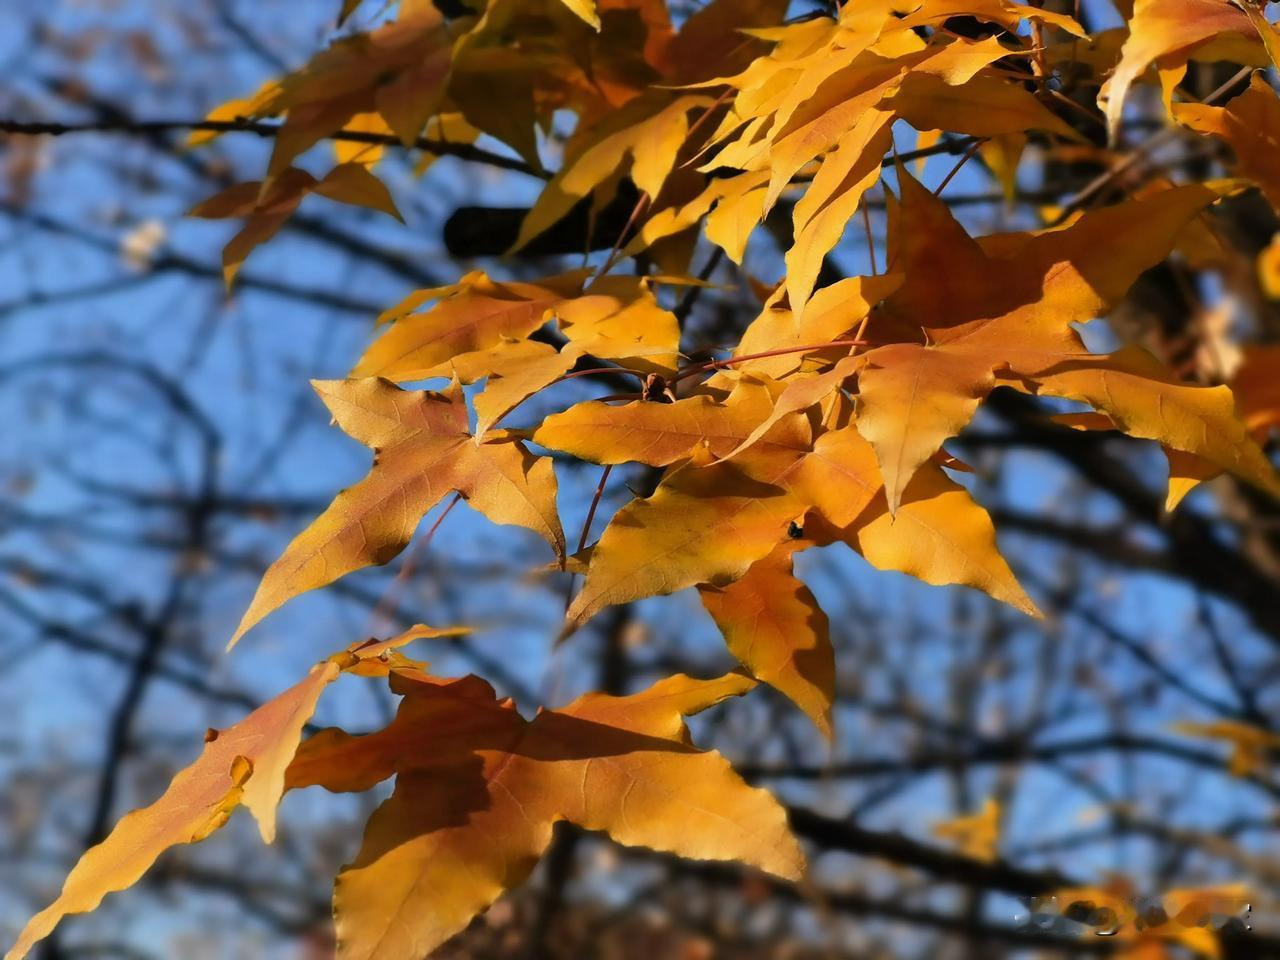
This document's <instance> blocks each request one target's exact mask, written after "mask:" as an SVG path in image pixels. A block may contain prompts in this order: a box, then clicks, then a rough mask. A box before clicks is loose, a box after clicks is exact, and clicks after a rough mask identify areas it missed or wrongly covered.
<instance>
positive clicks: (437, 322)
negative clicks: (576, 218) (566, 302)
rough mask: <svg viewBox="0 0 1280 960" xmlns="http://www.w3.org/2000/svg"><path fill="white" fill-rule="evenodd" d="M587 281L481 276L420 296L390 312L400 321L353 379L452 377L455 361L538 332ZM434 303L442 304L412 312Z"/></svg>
mask: <svg viewBox="0 0 1280 960" xmlns="http://www.w3.org/2000/svg"><path fill="white" fill-rule="evenodd" d="M582 280H583V275H582V274H580V273H570V274H564V275H563V276H559V277H551V278H549V279H547V280H544V281H541V282H540V283H499V282H496V281H494V280H491V279H489V278H488V277H487V276H485V275H484V274H482V273H479V272H477V273H473V274H469V275H468V276H467V277H465V278H463V280H462V281H460V282H459V283H458V284H456V285H450V286H446V287H439V288H433V289H430V290H420V291H417V292H415V293H414V294H411V295H410V296H409V297H408V298H406V299H405V300H404V301H402V302H401V304H400V305H399V306H397V307H395V308H393V309H392V310H391V311H388V313H390V316H388V317H386V319H391V320H394V321H395V322H394V323H392V324H391V326H390V327H389V328H388V329H387V331H386V332H385V333H383V334H382V336H380V337H379V338H378V339H377V340H375V341H374V342H373V344H372V345H371V346H370V347H369V349H368V350H366V351H365V354H364V356H363V357H361V358H360V362H359V363H357V364H356V366H355V369H353V370H352V371H351V375H352V376H353V377H375V376H376V377H385V378H387V379H389V380H395V381H404V380H422V379H425V378H427V377H434V376H451V375H452V371H451V369H450V362H451V361H452V360H453V359H454V358H455V357H458V356H459V355H462V354H467V353H475V352H477V351H481V350H489V349H491V348H493V347H496V346H498V345H499V344H500V343H502V342H503V341H504V340H517V339H523V338H525V337H527V336H528V335H529V334H531V333H533V332H534V331H535V330H537V329H538V328H539V327H541V326H542V325H543V324H544V323H546V321H547V318H548V316H549V311H550V310H551V309H552V308H553V307H554V306H555V305H556V304H558V303H559V302H560V301H561V300H563V299H565V298H566V297H570V296H573V295H574V294H575V293H576V292H577V291H579V290H580V289H581V286H582ZM431 300H438V301H439V302H438V303H436V305H435V306H434V307H432V308H431V309H429V310H427V311H425V312H422V313H413V312H412V311H413V310H415V309H417V307H418V306H421V305H422V304H424V303H427V302H428V301H431ZM384 316H385V315H384Z"/></svg>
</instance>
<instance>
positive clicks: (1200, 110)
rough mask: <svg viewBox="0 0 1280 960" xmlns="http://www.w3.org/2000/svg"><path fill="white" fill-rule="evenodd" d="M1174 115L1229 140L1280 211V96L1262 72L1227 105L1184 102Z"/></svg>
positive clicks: (1239, 164) (1244, 167) (1238, 161)
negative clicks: (1279, 162) (1278, 159)
mask: <svg viewBox="0 0 1280 960" xmlns="http://www.w3.org/2000/svg"><path fill="white" fill-rule="evenodd" d="M1228 9H1234V8H1228ZM1174 117H1175V118H1176V119H1177V120H1178V122H1179V123H1182V124H1185V125H1186V126H1188V127H1190V128H1191V129H1192V130H1195V131H1196V132H1198V133H1203V134H1213V135H1214V136H1216V137H1219V138H1220V139H1222V140H1224V141H1226V143H1227V144H1228V145H1229V146H1230V147H1231V149H1232V151H1234V153H1235V155H1236V165H1237V167H1238V169H1239V172H1240V174H1241V175H1243V176H1245V177H1248V178H1249V179H1250V180H1252V181H1253V182H1254V183H1256V184H1257V185H1258V186H1259V188H1261V190H1262V194H1263V196H1265V197H1266V198H1267V200H1268V201H1269V202H1270V203H1271V206H1273V207H1274V208H1275V209H1276V210H1277V211H1280V170H1278V169H1277V167H1276V155H1277V151H1280V96H1277V95H1276V92H1275V90H1274V89H1272V87H1271V84H1269V83H1268V82H1267V81H1266V80H1265V79H1263V77H1262V76H1261V75H1260V74H1259V75H1255V76H1254V77H1253V79H1252V80H1251V81H1250V82H1249V86H1248V88H1247V89H1246V90H1245V91H1244V92H1243V93H1241V94H1240V95H1239V96H1237V97H1235V98H1234V99H1232V100H1231V101H1230V102H1229V103H1227V105H1226V106H1225V107H1211V106H1206V105H1205V104H1200V103H1180V104H1176V105H1175V106H1174Z"/></svg>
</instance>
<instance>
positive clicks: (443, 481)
mask: <svg viewBox="0 0 1280 960" xmlns="http://www.w3.org/2000/svg"><path fill="white" fill-rule="evenodd" d="M314 386H315V388H316V392H317V393H319V394H320V397H321V399H323V400H324V402H325V404H326V405H327V406H328V407H329V410H330V412H331V413H332V414H333V417H334V419H335V420H336V421H337V423H338V425H339V426H341V427H342V429H343V430H344V431H345V432H346V433H348V434H350V435H351V436H352V437H354V438H355V439H357V440H359V441H360V442H361V443H363V444H365V445H366V446H368V447H371V448H372V449H373V450H374V463H373V468H372V469H371V470H370V471H369V474H368V475H367V476H366V477H365V478H364V479H363V480H361V481H360V482H358V483H357V484H355V485H354V486H352V487H349V488H347V489H346V490H344V491H342V492H341V493H339V494H338V496H337V497H336V498H335V499H334V501H333V503H332V504H330V506H329V508H328V509H327V510H325V512H324V513H322V514H321V515H320V516H319V517H317V518H316V519H315V520H314V521H313V522H312V523H311V525H310V526H309V527H307V529H306V530H304V531H303V532H302V533H300V534H299V535H298V536H297V537H296V538H295V539H294V540H293V542H292V543H290V544H289V546H288V547H286V548H285V551H284V553H283V554H282V555H281V556H280V558H279V559H277V560H276V561H275V563H273V564H272V565H271V566H270V567H269V568H268V569H267V572H266V574H265V575H264V576H263V578H262V582H261V583H260V584H259V585H258V590H257V593H256V594H255V595H254V598H253V602H252V603H251V604H250V605H249V609H248V610H247V611H246V612H245V614H244V617H243V619H242V620H241V621H240V626H239V627H238V628H237V629H236V632H235V634H234V636H233V637H232V639H231V643H232V644H235V642H236V641H237V640H239V638H240V637H241V636H243V635H244V633H245V632H246V631H247V630H248V629H249V628H250V627H252V626H253V625H254V624H256V623H257V622H258V621H259V620H261V619H262V618H263V617H264V616H266V615H267V614H268V613H270V612H271V611H272V610H275V609H276V608H277V607H279V606H280V605H281V604H283V603H285V602H286V601H287V600H290V599H292V598H293V597H296V596H297V595H298V594H301V593H305V592H307V591H308V590H314V589H316V588H317V587H322V586H324V585H325V584H328V583H332V582H333V581H334V580H337V579H338V578H339V577H342V576H344V575H346V574H348V573H350V572H352V571H354V570H359V569H361V568H362V567H367V566H371V565H379V564H384V563H387V562H388V561H390V560H391V559H392V558H394V557H395V556H396V555H398V554H399V553H400V551H401V550H403V549H404V547H405V545H406V544H407V543H408V542H409V540H410V538H411V537H412V536H413V532H414V530H415V529H416V528H417V526H418V523H419V522H420V521H421V520H422V518H423V516H424V515H425V514H426V513H427V511H428V510H430V509H431V508H432V507H433V506H435V505H436V504H437V503H439V502H440V501H441V500H442V499H443V498H444V497H445V496H446V495H448V494H449V493H452V492H455V491H456V492H457V493H460V494H461V495H462V496H463V497H464V498H465V499H466V500H467V502H468V503H469V504H470V505H471V506H472V507H474V508H475V509H477V510H479V511H480V512H481V513H483V514H485V516H487V517H489V519H491V520H493V521H494V522H495V523H507V524H516V525H519V526H523V527H527V528H528V529H530V530H532V531H534V532H535V533H537V534H538V535H539V536H541V537H542V538H543V539H545V540H546V541H547V542H548V543H550V544H551V546H552V548H553V549H554V550H555V551H556V554H557V555H558V556H563V554H564V533H563V532H562V531H561V529H560V520H559V517H558V515H557V513H556V482H555V474H554V473H553V471H552V468H551V462H550V461H549V460H547V459H545V458H539V457H535V456H533V455H532V454H530V453H529V451H528V450H526V449H525V447H524V446H523V444H521V443H520V442H519V441H518V440H511V439H506V438H503V439H497V440H490V441H485V442H481V443H476V442H475V441H474V439H473V437H472V435H471V432H470V430H469V425H468V420H467V409H466V404H465V400H464V398H463V395H462V390H461V388H460V387H459V386H458V385H457V384H456V383H455V384H454V385H453V386H452V387H450V389H449V390H448V391H447V392H446V393H432V392H428V391H423V390H417V391H405V390H401V389H399V388H398V387H396V386H394V385H393V384H391V383H389V382H387V381H386V380H382V379H378V378H368V379H358V380H327V381H316V382H315V383H314Z"/></svg>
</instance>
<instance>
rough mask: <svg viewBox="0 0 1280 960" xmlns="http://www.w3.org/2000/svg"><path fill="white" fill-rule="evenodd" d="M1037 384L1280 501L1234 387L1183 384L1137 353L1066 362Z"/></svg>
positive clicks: (1147, 356) (1277, 483) (1128, 351)
mask: <svg viewBox="0 0 1280 960" xmlns="http://www.w3.org/2000/svg"><path fill="white" fill-rule="evenodd" d="M1036 383H1037V388H1036V389H1037V390H1038V392H1042V393H1046V394H1049V395H1050V396H1056V397H1064V398H1066V399H1069V400H1079V401H1082V402H1084V403H1087V404H1089V405H1090V406H1092V407H1094V408H1095V409H1097V410H1100V411H1102V412H1104V413H1106V414H1107V415H1108V416H1109V417H1110V418H1111V420H1112V421H1113V422H1114V423H1115V424H1116V426H1117V427H1119V428H1120V429H1121V430H1122V431H1124V432H1125V433H1127V434H1129V435H1130V436H1134V437H1142V438H1145V439H1148V440H1158V441H1160V442H1161V443H1162V444H1164V445H1165V446H1167V447H1170V448H1171V449H1173V450H1179V451H1182V452H1184V453H1189V454H1193V455H1195V456H1196V457H1199V458H1201V459H1203V460H1207V461H1209V462H1210V463H1212V464H1214V465H1216V466H1217V467H1219V468H1220V469H1222V470H1229V471H1231V472H1232V473H1235V474H1237V475H1238V476H1240V477H1241V478H1243V479H1245V480H1248V481H1249V482H1251V483H1253V484H1254V485H1256V486H1258V487H1260V488H1262V489H1264V490H1270V491H1271V492H1273V493H1277V494H1280V480H1278V479H1277V478H1276V473H1275V468H1274V467H1272V465H1271V462H1270V461H1269V460H1268V459H1267V457H1266V455H1265V454H1264V453H1263V452H1262V450H1261V448H1259V446H1258V445H1257V443H1256V442H1254V440H1253V439H1252V438H1251V437H1250V436H1249V431H1248V429H1247V428H1246V427H1245V425H1244V423H1243V422H1242V421H1241V420H1240V419H1239V417H1237V415H1236V405H1235V399H1234V397H1233V396H1232V393H1231V390H1230V389H1229V388H1227V387H1201V386H1191V385H1188V384H1184V383H1178V382H1176V381H1174V380H1173V379H1172V378H1171V377H1170V376H1169V375H1168V373H1167V372H1166V371H1165V370H1164V369H1163V368H1162V367H1161V365H1160V364H1159V363H1158V362H1157V361H1156V360H1155V358H1154V357H1152V356H1151V355H1150V354H1149V353H1146V352H1145V351H1144V350H1142V349H1140V348H1138V347H1128V348H1125V349H1124V350H1121V351H1118V352H1117V353H1113V354H1110V355H1109V356H1103V357H1081V358H1076V359H1066V360H1064V361H1063V362H1061V363H1060V364H1058V365H1056V366H1054V367H1050V368H1047V369H1045V370H1043V371H1041V372H1040V373H1039V374H1038V375H1037V377H1036Z"/></svg>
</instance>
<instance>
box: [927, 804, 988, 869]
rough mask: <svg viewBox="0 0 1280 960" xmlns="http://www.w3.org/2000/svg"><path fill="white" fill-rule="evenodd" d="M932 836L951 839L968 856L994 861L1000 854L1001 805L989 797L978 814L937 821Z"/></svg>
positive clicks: (985, 861)
mask: <svg viewBox="0 0 1280 960" xmlns="http://www.w3.org/2000/svg"><path fill="white" fill-rule="evenodd" d="M933 835H934V836H935V837H937V838H939V839H940V840H946V841H948V842H950V843H951V844H952V845H953V846H954V847H955V848H956V849H957V850H959V851H960V852H961V853H963V854H964V855H965V856H966V857H972V858H973V859H975V860H981V861H983V862H984V863H991V862H992V861H994V860H995V859H996V858H997V857H998V856H999V854H998V853H997V849H996V848H997V847H998V846H999V843H1000V804H999V803H998V802H997V801H996V800H995V799H994V798H988V799H987V801H986V802H985V803H984V804H983V805H982V810H980V811H979V812H978V813H975V814H971V815H969V816H963V817H955V818H953V819H951V820H945V821H943V822H941V823H935V824H934V825H933Z"/></svg>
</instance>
